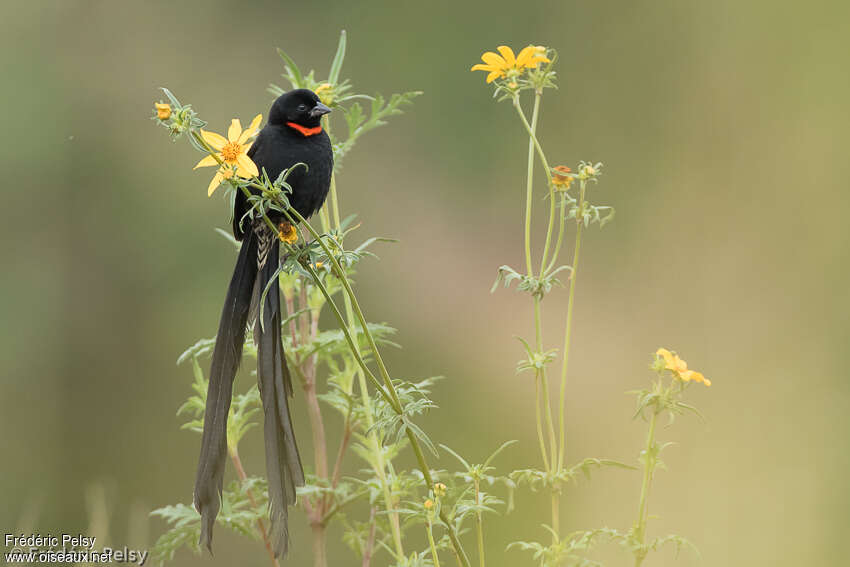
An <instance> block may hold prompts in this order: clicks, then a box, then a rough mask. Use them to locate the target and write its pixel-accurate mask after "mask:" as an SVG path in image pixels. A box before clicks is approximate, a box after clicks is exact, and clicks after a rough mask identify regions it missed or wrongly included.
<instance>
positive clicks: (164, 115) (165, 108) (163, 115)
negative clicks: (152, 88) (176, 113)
mask: <svg viewBox="0 0 850 567" xmlns="http://www.w3.org/2000/svg"><path fill="white" fill-rule="evenodd" d="M153 105H154V106H155V107H156V117H157V118H159V119H160V120H168V119H169V118H171V105H170V104H163V103H161V102H155V103H154V104H153Z"/></svg>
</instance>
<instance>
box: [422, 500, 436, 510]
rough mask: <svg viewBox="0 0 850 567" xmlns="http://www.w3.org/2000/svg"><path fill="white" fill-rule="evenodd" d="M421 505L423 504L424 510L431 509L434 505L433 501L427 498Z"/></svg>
mask: <svg viewBox="0 0 850 567" xmlns="http://www.w3.org/2000/svg"><path fill="white" fill-rule="evenodd" d="M423 506H425V509H426V510H431V509H432V508H433V507H434V501H433V500H431V499H430V498H429V499H428V500H426V501H425V504H423Z"/></svg>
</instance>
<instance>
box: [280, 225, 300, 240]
mask: <svg viewBox="0 0 850 567" xmlns="http://www.w3.org/2000/svg"><path fill="white" fill-rule="evenodd" d="M278 228H279V229H280V231H279V232H278V233H277V236H278V238H280V239H281V241H283V242H286V243H287V244H295V243H296V242H297V241H298V229H297V228H295V227H294V226H293V225H292V223H290V222H282V223H280V224H279V225H278Z"/></svg>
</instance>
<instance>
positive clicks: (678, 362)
mask: <svg viewBox="0 0 850 567" xmlns="http://www.w3.org/2000/svg"><path fill="white" fill-rule="evenodd" d="M655 354H656V355H657V356H660V357H661V358H662V359H663V360H664V368H666V369H667V370H670V371H671V372H672V373H673V376H674V377H676V378H678V379H679V380H681V381H682V382H690V381H691V380H693V381H694V382H702V383H703V384H705V385H706V386H711V380H709V379H708V378H706V377H705V376H703V375H702V373H701V372H697V371H695V370H688V363H687V362H685V361H684V360H682V359H681V358H679V355H678V354H676V353H673V352H670V351H669V350H667V349H666V348H660V349H658V350H657V351H655Z"/></svg>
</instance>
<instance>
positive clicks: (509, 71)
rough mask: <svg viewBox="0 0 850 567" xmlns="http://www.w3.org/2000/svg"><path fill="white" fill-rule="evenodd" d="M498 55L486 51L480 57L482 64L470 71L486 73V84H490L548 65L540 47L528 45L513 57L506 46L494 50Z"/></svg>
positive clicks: (542, 48) (544, 50) (543, 48)
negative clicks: (538, 66) (544, 64)
mask: <svg viewBox="0 0 850 567" xmlns="http://www.w3.org/2000/svg"><path fill="white" fill-rule="evenodd" d="M496 49H497V50H498V51H499V53H493V52H492V51H488V52H486V53H484V55H482V56H481V60H482V61H483V62H484V63H483V64H482V63H478V64H476V65H473V66H472V69H470V71H487V73H488V75H487V82H488V83H492V82H493V81H495V80H496V79H499V78H503V77H507V76H508V75H511V76H517V75H520V74H522V72H523V71H525V70H526V69H536V68H537V64H538V63H549V58H548V57H546V48H545V47H543V46H540V45H537V46H535V45H529V46H527V47H524V48H523V49H522V51H520V52H519V55H516V56H515V55H514V51H513V49H511V48H510V47H508V46H507V45H500V46H499V47H498V48H496Z"/></svg>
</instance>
